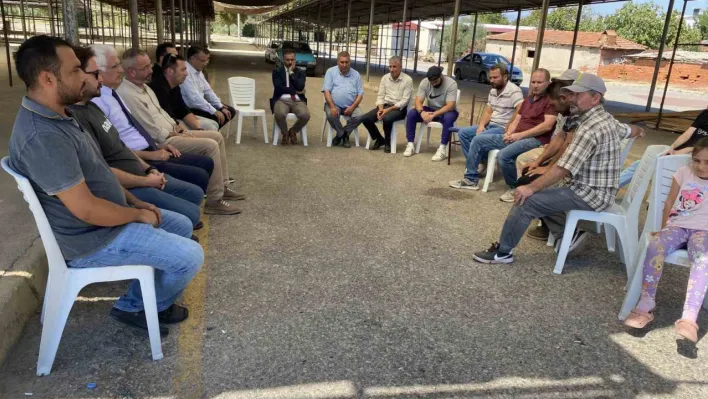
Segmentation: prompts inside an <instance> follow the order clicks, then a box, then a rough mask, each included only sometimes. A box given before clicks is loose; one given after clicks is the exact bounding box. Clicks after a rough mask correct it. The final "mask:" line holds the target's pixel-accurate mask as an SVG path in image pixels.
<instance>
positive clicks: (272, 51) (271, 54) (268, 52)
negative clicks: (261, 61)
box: [265, 40, 281, 64]
mask: <svg viewBox="0 0 708 399" xmlns="http://www.w3.org/2000/svg"><path fill="white" fill-rule="evenodd" d="M280 44H281V43H280V41H276V40H273V41H271V42H270V45H268V47H266V49H265V62H266V63H268V64H275V60H276V59H277V58H278V54H277V51H278V47H280Z"/></svg>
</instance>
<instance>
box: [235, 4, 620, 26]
mask: <svg viewBox="0 0 708 399" xmlns="http://www.w3.org/2000/svg"><path fill="white" fill-rule="evenodd" d="M233 1H240V0H233ZM349 1H350V0H334V1H332V0H312V1H310V2H309V3H307V4H303V5H301V6H299V7H295V8H293V9H290V10H288V11H285V12H283V13H281V14H277V15H274V16H272V17H270V18H268V19H267V20H266V21H278V20H282V19H288V18H291V17H292V16H297V17H299V18H302V19H307V20H309V21H310V22H314V23H317V15H318V9H319V7H320V6H321V19H320V23H321V24H322V25H329V17H330V12H332V8H334V12H333V16H334V18H333V19H332V25H333V26H346V23H347V7H348V6H349ZM618 1H624V0H586V1H583V6H586V5H589V4H599V3H613V2H618ZM409 3H410V4H409V9H410V8H412V11H409V12H406V20H417V19H419V18H420V19H423V20H426V19H435V18H439V17H441V16H442V15H445V17H452V15H453V14H454V11H455V10H454V9H455V1H454V0H410V1H409ZM577 4H578V0H550V7H565V6H575V5H577ZM542 5H543V0H462V1H461V2H460V15H466V14H474V13H475V12H479V13H482V14H485V13H496V12H509V11H518V10H519V9H521V10H533V9H540V8H541V7H542ZM370 9H371V0H351V17H350V20H349V21H350V26H352V27H355V26H356V25H357V24H356V21H357V18H358V19H359V21H360V23H359V25H360V26H368V25H369V11H370ZM389 10H390V12H389ZM402 11H403V10H402V2H401V1H399V0H374V21H373V23H374V25H378V24H386V23H390V22H395V21H400V20H401V14H402ZM409 15H410V16H409ZM266 21H264V22H266Z"/></svg>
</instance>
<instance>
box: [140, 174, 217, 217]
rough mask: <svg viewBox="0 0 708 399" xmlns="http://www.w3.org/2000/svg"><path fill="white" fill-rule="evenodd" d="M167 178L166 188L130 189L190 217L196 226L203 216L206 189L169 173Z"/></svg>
mask: <svg viewBox="0 0 708 399" xmlns="http://www.w3.org/2000/svg"><path fill="white" fill-rule="evenodd" d="M165 179H167V184H165V189H164V190H159V189H157V188H153V187H137V188H131V189H130V190H128V191H130V192H131V193H132V194H133V195H134V196H136V197H138V199H139V200H141V201H145V202H149V203H151V204H153V205H155V206H156V207H158V208H161V209H167V210H168V211H172V212H177V213H179V214H182V215H184V216H186V217H188V218H189V220H191V221H192V226H196V225H197V223H199V219H200V218H201V216H202V211H201V209H200V208H199V206H200V205H201V204H202V201H203V200H204V191H202V189H201V188H199V187H197V186H195V185H194V184H192V183H187V182H184V181H182V180H179V179H175V178H174V177H172V176H169V175H165Z"/></svg>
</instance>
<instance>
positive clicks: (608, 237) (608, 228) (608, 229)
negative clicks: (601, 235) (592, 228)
mask: <svg viewBox="0 0 708 399" xmlns="http://www.w3.org/2000/svg"><path fill="white" fill-rule="evenodd" d="M616 235H617V232H616V231H615V228H614V226H612V225H610V224H605V241H606V242H607V250H608V251H610V252H615V250H616V247H615V236H616Z"/></svg>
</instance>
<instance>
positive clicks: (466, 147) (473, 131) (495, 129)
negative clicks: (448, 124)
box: [457, 123, 504, 159]
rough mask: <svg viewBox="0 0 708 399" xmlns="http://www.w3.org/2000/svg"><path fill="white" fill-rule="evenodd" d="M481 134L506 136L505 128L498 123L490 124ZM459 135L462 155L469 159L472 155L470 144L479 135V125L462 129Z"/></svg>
mask: <svg viewBox="0 0 708 399" xmlns="http://www.w3.org/2000/svg"><path fill="white" fill-rule="evenodd" d="M480 134H504V126H502V125H497V124H496V123H489V124H487V127H486V128H485V129H484V131H483V132H482V133H480ZM457 135H458V136H459V138H460V144H461V147H462V153H463V154H464V155H465V158H467V157H468V156H469V153H470V143H472V139H473V138H474V136H476V135H477V125H474V126H470V127H465V128H462V129H460V131H459V132H457ZM486 158H487V157H486V155H485V157H484V159H486Z"/></svg>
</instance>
